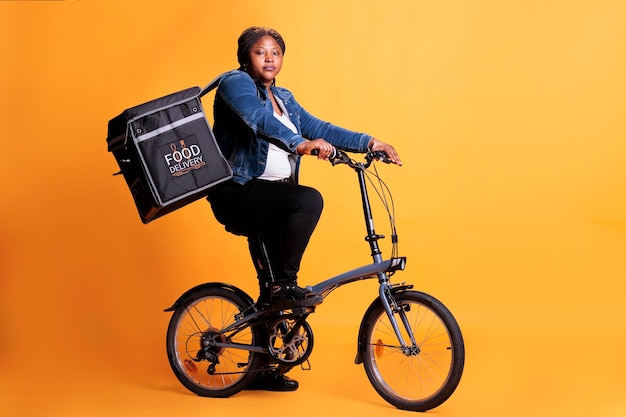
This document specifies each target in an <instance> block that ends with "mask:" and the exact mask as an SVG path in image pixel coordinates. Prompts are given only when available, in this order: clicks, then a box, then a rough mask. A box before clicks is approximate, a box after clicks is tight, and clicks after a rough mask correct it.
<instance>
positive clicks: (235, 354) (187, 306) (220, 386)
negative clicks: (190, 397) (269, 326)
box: [166, 287, 261, 398]
mask: <svg viewBox="0 0 626 417" xmlns="http://www.w3.org/2000/svg"><path fill="white" fill-rule="evenodd" d="M249 306H250V302H249V301H247V300H245V299H244V298H242V297H241V296H239V295H237V294H236V293H234V292H233V291H231V290H228V289H225V288H221V287H208V288H206V287H205V288H200V289H198V290H196V291H193V292H192V293H190V294H188V295H187V296H186V297H185V299H184V300H183V301H182V302H181V303H180V304H179V305H178V307H177V308H176V310H175V311H174V313H173V315H172V318H171V319H170V322H169V325H168V329H167V336H166V345H167V355H168V359H169V363H170V366H171V367H172V370H173V371H174V375H176V378H178V380H179V381H180V382H181V383H182V384H183V385H184V386H185V387H186V388H187V389H188V390H190V391H191V392H193V393H195V394H197V395H199V396H203V397H222V398H224V397H230V396H232V395H234V394H236V393H238V392H239V391H241V390H243V389H245V388H246V387H247V386H248V385H249V383H250V382H251V381H252V379H253V378H254V376H255V375H256V371H257V369H258V368H259V366H260V363H261V354H258V353H255V352H250V351H247V350H243V349H235V348H230V347H227V348H213V349H211V348H209V352H210V354H214V355H215V356H216V357H217V358H218V361H219V362H217V363H215V364H214V367H215V368H214V373H213V374H210V373H209V369H210V366H211V361H209V360H208V359H206V358H204V356H206V353H205V351H206V350H205V351H202V339H203V336H206V335H207V334H209V333H211V332H213V334H215V332H216V331H219V330H221V329H224V328H225V327H227V326H229V325H231V324H232V323H234V322H235V315H237V314H238V313H240V312H241V311H243V310H244V309H246V308H248V307H249ZM220 337H222V338H223V340H224V341H232V342H237V343H243V344H248V345H255V344H257V341H259V340H260V337H259V333H258V330H257V329H256V327H254V326H246V327H243V328H242V329H241V330H240V331H238V332H233V333H232V334H231V335H225V336H220ZM201 351H202V352H201ZM199 352H200V353H199Z"/></svg>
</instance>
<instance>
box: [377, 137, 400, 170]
mask: <svg viewBox="0 0 626 417" xmlns="http://www.w3.org/2000/svg"><path fill="white" fill-rule="evenodd" d="M369 149H370V151H383V152H385V154H386V155H387V157H388V158H389V159H390V160H391V162H393V163H394V164H397V165H402V161H401V160H400V156H399V155H398V152H396V150H395V149H394V147H393V146H391V145H389V144H387V143H385V142H381V141H379V140H378V139H376V138H372V139H371V140H370V143H369Z"/></svg>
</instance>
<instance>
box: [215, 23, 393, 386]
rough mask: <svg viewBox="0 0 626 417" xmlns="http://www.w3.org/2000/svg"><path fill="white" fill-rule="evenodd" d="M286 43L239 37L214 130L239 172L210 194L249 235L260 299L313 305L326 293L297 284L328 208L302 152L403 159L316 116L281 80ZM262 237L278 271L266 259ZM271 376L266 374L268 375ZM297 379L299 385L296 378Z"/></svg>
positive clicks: (231, 224)
mask: <svg viewBox="0 0 626 417" xmlns="http://www.w3.org/2000/svg"><path fill="white" fill-rule="evenodd" d="M284 53H285V42H284V41H283V38H282V36H281V35H280V34H279V33H278V32H276V31H275V30H274V29H268V28H262V27H251V28H248V29H246V30H244V31H243V33H242V34H241V36H240V37H239V40H238V49H237V59H238V61H239V65H240V67H239V69H238V70H235V71H231V72H229V73H226V74H224V76H223V77H222V79H221V80H220V82H219V86H218V89H217V93H216V95H215V103H214V126H213V130H214V133H215V137H216V139H217V142H218V144H219V146H220V149H221V151H222V153H223V154H224V156H225V157H226V159H228V161H229V163H230V165H231V167H232V169H233V178H232V179H231V180H230V181H227V182H225V183H223V184H220V185H218V186H217V187H215V188H213V189H212V190H211V192H210V194H209V196H208V199H209V201H210V203H211V207H212V209H213V212H214V214H215V216H216V218H217V220H218V221H219V222H220V223H222V224H224V225H225V227H226V229H227V230H228V231H230V232H232V233H235V234H240V235H245V236H248V243H249V249H250V254H251V255H252V259H253V262H254V265H255V268H256V270H257V274H258V278H259V284H260V287H261V295H260V298H259V303H268V302H269V301H270V300H271V303H272V307H273V308H277V309H289V308H294V307H304V306H312V305H316V304H319V303H321V302H322V297H321V296H320V295H318V294H314V293H312V292H310V291H307V290H305V289H303V288H300V287H299V286H298V285H297V273H298V270H299V269H300V261H301V259H302V255H303V254H304V251H305V249H306V247H307V244H308V242H309V238H310V237H311V234H312V233H313V230H314V229H315V226H316V225H317V221H318V219H319V217H320V214H321V212H322V206H323V201H322V197H321V195H320V193H319V192H318V191H317V190H315V189H313V188H310V187H305V186H302V185H299V184H298V168H299V164H300V157H301V155H311V154H312V153H313V152H314V151H317V153H318V158H320V159H328V157H329V156H330V155H331V153H332V152H333V147H337V148H339V149H343V150H346V151H351V152H367V151H368V150H382V151H384V152H385V153H386V154H387V155H388V157H389V158H390V159H391V161H393V162H394V163H396V164H398V165H401V162H400V158H399V157H398V154H397V153H396V151H395V149H394V148H393V147H392V146H390V145H388V144H385V143H383V142H381V141H379V140H377V139H375V138H373V137H371V136H369V135H366V134H363V133H357V132H352V131H350V130H347V129H344V128H341V127H338V126H334V125H332V124H330V123H327V122H324V121H322V120H319V119H317V118H316V117H314V116H312V115H311V114H310V113H308V112H307V111H306V110H305V109H304V108H302V107H301V106H300V104H298V102H297V101H296V100H295V99H294V97H293V95H292V94H291V92H290V91H289V90H287V89H285V88H282V87H277V86H276V85H275V84H276V83H275V81H276V76H277V75H278V73H279V72H280V70H281V68H282V63H283V55H284ZM259 236H261V238H262V241H263V243H264V244H265V247H266V249H267V252H268V254H269V258H270V261H271V265H272V270H273V273H274V276H273V277H272V276H271V275H269V274H268V273H267V271H266V270H265V269H264V268H263V265H262V263H261V262H260V259H262V258H261V244H260V242H259ZM273 377H274V385H275V386H274V385H272V383H269V385H271V387H270V386H269V385H266V386H265V387H264V388H265V389H276V390H293V389H296V388H297V382H295V381H293V380H290V379H289V378H286V377H284V376H283V375H273ZM265 382H266V383H267V381H265ZM294 383H295V385H294Z"/></svg>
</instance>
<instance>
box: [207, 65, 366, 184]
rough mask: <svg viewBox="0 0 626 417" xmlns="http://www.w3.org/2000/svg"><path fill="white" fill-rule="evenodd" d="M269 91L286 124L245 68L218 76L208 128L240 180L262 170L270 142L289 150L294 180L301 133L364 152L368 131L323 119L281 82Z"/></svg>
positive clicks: (298, 164)
mask: <svg viewBox="0 0 626 417" xmlns="http://www.w3.org/2000/svg"><path fill="white" fill-rule="evenodd" d="M271 89H272V93H273V94H274V96H275V97H278V98H279V99H280V100H281V101H282V102H283V104H284V106H285V108H286V109H287V113H288V114H289V118H290V119H291V122H292V123H293V124H294V125H295V126H296V129H297V131H298V133H297V134H294V133H293V132H292V131H291V129H289V128H288V127H286V126H285V125H284V124H282V123H281V122H280V121H279V120H278V119H276V118H275V117H274V113H273V111H274V110H273V107H272V102H271V101H270V99H269V97H268V94H267V89H266V87H265V86H264V85H262V84H261V83H259V82H255V80H253V79H252V78H251V77H250V75H248V74H247V73H246V72H243V71H239V70H235V71H231V72H228V73H225V74H224V75H223V76H222V78H221V79H220V81H219V86H218V89H217V93H216V94H215V103H214V106H213V115H214V122H213V132H214V134H215V138H216V140H217V143H218V145H219V147H220V150H221V151H222V153H223V155H224V157H225V158H226V159H227V160H228V161H229V163H230V165H231V167H232V170H233V181H235V182H237V183H239V184H245V183H246V182H248V181H249V180H251V179H253V178H256V177H258V176H260V175H261V174H262V173H263V171H265V164H266V161H267V152H268V148H269V143H270V142H271V143H273V144H275V145H276V146H278V147H280V148H282V149H284V150H286V151H288V152H290V155H289V159H290V162H291V181H292V182H297V181H298V169H299V166H300V156H299V155H298V154H297V152H296V147H297V146H298V145H299V144H300V143H302V142H304V141H305V140H307V139H305V138H308V139H317V138H323V139H325V140H326V141H328V142H329V143H331V144H332V145H333V146H335V147H337V148H339V149H343V150H345V151H349V152H367V145H368V143H369V141H370V139H371V136H369V135H366V134H364V133H357V132H353V131H350V130H347V129H344V128H342V127H339V126H335V125H332V124H330V123H328V122H324V121H322V120H320V119H318V118H316V117H315V116H313V115H311V114H310V113H309V112H307V111H306V110H305V109H304V108H303V107H302V106H300V104H298V102H297V101H296V100H295V98H294V97H293V94H292V93H291V92H290V91H289V90H287V89H285V88H282V87H276V86H272V87H271Z"/></svg>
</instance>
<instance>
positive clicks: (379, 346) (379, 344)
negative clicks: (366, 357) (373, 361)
mask: <svg viewBox="0 0 626 417" xmlns="http://www.w3.org/2000/svg"><path fill="white" fill-rule="evenodd" d="M384 348H385V346H384V345H383V341H382V340H380V339H378V340H377V341H376V347H375V348H374V354H375V355H376V357H377V358H382V357H383V349H384Z"/></svg>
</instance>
